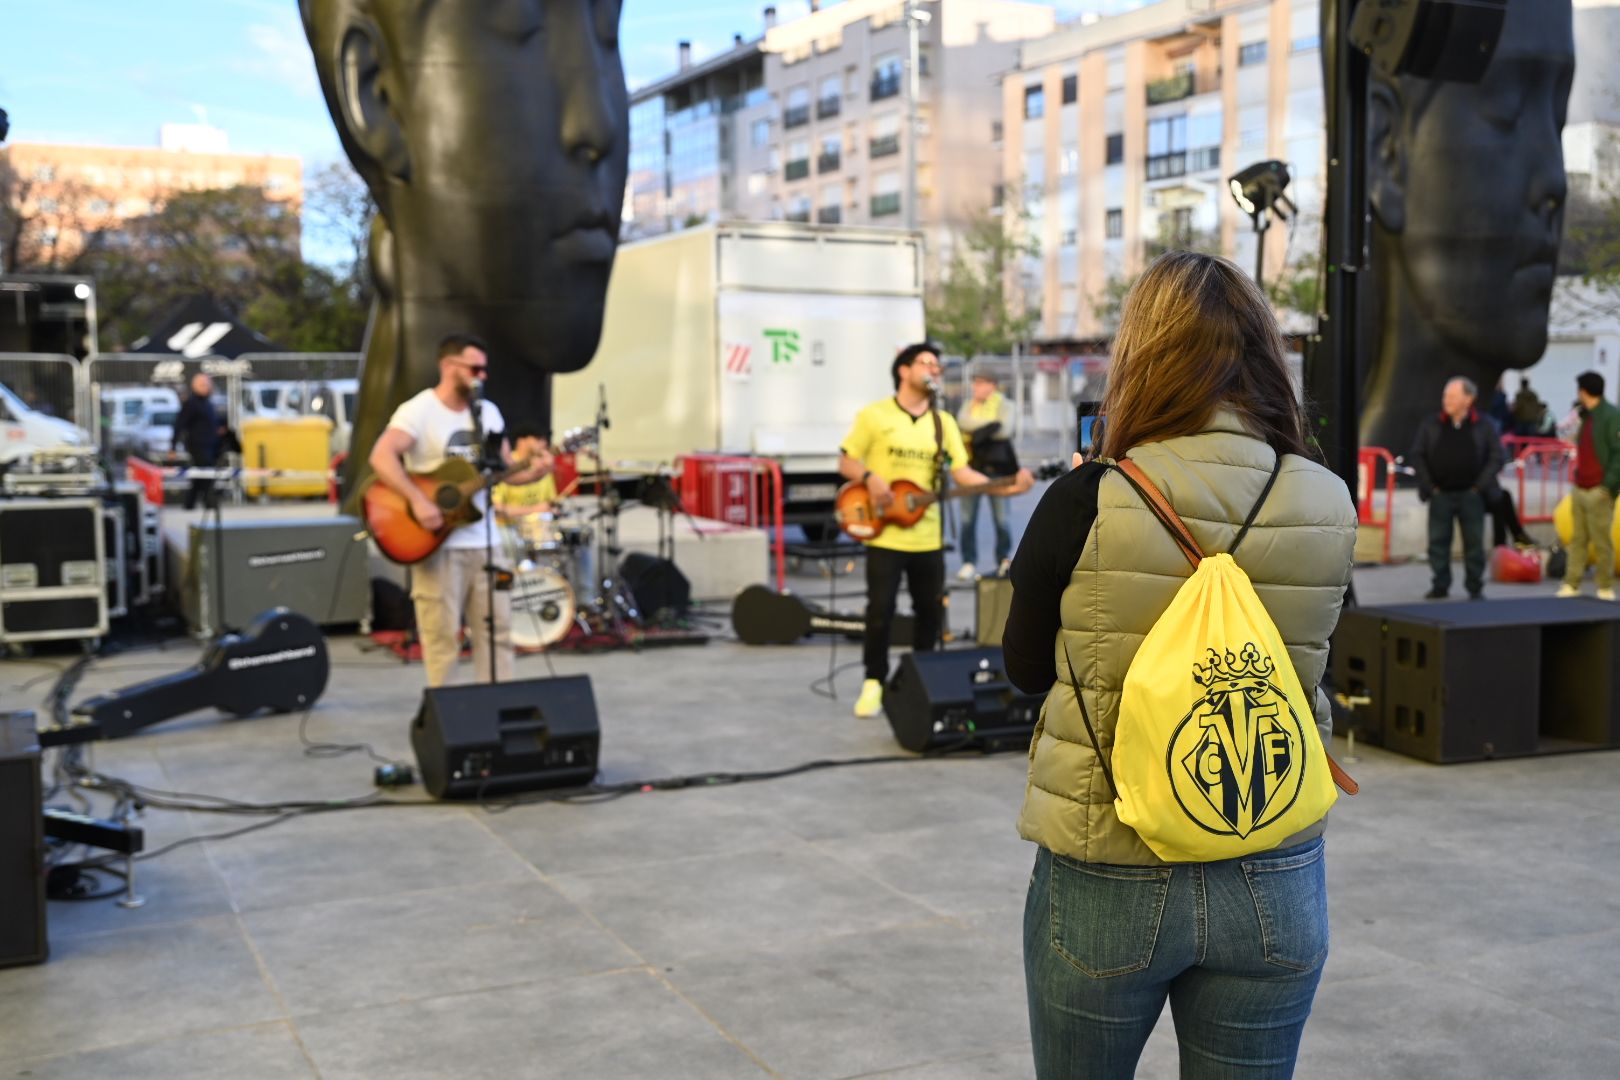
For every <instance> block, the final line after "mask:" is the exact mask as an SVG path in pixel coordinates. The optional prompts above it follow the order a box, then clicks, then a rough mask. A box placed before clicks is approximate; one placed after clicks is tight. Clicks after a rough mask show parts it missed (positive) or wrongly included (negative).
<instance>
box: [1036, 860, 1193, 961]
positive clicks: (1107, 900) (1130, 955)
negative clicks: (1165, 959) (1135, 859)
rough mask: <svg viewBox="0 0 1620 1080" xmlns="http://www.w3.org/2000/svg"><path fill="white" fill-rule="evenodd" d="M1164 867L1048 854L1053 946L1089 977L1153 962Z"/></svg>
mask: <svg viewBox="0 0 1620 1080" xmlns="http://www.w3.org/2000/svg"><path fill="white" fill-rule="evenodd" d="M1171 873H1172V870H1171V868H1170V867H1168V866H1113V865H1109V864H1104V863H1083V862H1076V861H1074V860H1072V859H1065V858H1064V857H1063V856H1061V855H1053V856H1052V868H1051V880H1050V882H1049V885H1048V887H1049V888H1050V890H1051V895H1050V903H1051V908H1052V948H1053V950H1054V951H1056V952H1057V954H1058V955H1059V956H1061V957H1063V959H1065V960H1067V961H1068V962H1069V963H1070V964H1072V965H1073V966H1074V967H1075V968H1077V969H1079V970H1080V971H1081V972H1083V973H1084V974H1086V975H1090V976H1091V977H1092V978H1096V979H1105V978H1109V977H1111V976H1115V975H1128V974H1130V973H1131V972H1133V971H1141V970H1142V969H1143V968H1145V967H1147V966H1148V965H1149V964H1150V963H1152V962H1153V946H1154V944H1155V943H1156V942H1157V941H1158V938H1159V922H1160V919H1161V918H1162V917H1163V915H1164V901H1165V897H1166V895H1168V894H1169V892H1170V875H1171Z"/></svg>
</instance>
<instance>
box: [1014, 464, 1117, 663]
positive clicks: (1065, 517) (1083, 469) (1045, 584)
mask: <svg viewBox="0 0 1620 1080" xmlns="http://www.w3.org/2000/svg"><path fill="white" fill-rule="evenodd" d="M1107 471H1108V467H1107V466H1106V465H1103V464H1101V463H1099V462H1095V461H1093V462H1088V463H1087V464H1085V465H1082V466H1080V468H1078V469H1074V470H1072V471H1070V472H1068V473H1065V474H1064V475H1063V476H1061V477H1059V478H1058V479H1057V480H1056V481H1054V482H1053V484H1052V486H1051V487H1049V488H1047V489H1046V494H1044V495H1042V496H1041V501H1040V503H1039V504H1038V505H1037V506H1036V507H1035V513H1034V514H1032V515H1030V519H1029V527H1028V528H1027V529H1025V530H1024V538H1023V540H1022V541H1020V542H1019V544H1018V551H1017V553H1016V554H1014V555H1013V562H1012V571H1011V573H1010V577H1011V579H1012V586H1013V595H1012V604H1011V607H1010V608H1009V609H1008V612H1007V628H1006V630H1005V631H1004V632H1003V634H1002V637H1001V651H1002V658H1003V661H1004V662H1005V664H1006V669H1007V678H1009V679H1011V680H1012V683H1013V685H1014V686H1016V687H1018V688H1019V689H1020V690H1022V691H1024V692H1025V693H1026V694H1044V693H1045V692H1046V691H1048V690H1050V689H1051V688H1052V684H1053V683H1054V682H1056V681H1057V668H1056V661H1055V660H1054V658H1053V657H1054V653H1053V649H1052V643H1053V642H1054V641H1055V640H1056V638H1057V632H1058V628H1059V626H1060V625H1061V623H1060V618H1059V610H1058V609H1059V605H1060V603H1061V601H1062V598H1063V590H1064V589H1066V588H1068V585H1069V579H1070V577H1071V576H1072V575H1073V573H1074V567H1075V564H1076V563H1077V562H1079V561H1080V552H1081V551H1082V550H1083V549H1084V548H1085V546H1086V537H1088V536H1089V535H1091V526H1092V525H1093V524H1094V523H1095V522H1096V520H1097V488H1098V485H1099V484H1101V483H1102V478H1103V475H1104V474H1105V473H1106V472H1107Z"/></svg>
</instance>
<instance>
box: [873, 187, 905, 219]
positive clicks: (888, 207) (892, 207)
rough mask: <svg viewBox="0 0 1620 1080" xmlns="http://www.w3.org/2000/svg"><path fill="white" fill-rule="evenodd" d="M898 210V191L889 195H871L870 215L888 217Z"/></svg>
mask: <svg viewBox="0 0 1620 1080" xmlns="http://www.w3.org/2000/svg"><path fill="white" fill-rule="evenodd" d="M899 212H900V193H899V192H898V191H896V192H893V193H892V194H889V195H874V196H872V216H873V217H875V218H876V217H888V216H890V215H891V214H898V213H899Z"/></svg>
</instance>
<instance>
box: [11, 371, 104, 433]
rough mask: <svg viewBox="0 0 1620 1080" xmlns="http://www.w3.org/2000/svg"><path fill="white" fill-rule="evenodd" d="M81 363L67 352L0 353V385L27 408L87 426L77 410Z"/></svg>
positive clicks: (78, 408)
mask: <svg viewBox="0 0 1620 1080" xmlns="http://www.w3.org/2000/svg"><path fill="white" fill-rule="evenodd" d="M79 378H80V363H79V361H78V359H77V358H75V357H72V356H69V355H67V354H66V353H11V352H0V385H4V386H5V388H6V389H7V390H10V391H11V392H12V393H13V394H15V395H16V397H17V399H18V400H19V401H21V402H22V403H23V404H24V405H26V406H27V407H28V408H30V409H32V410H34V411H35V412H39V413H43V414H45V415H46V416H54V417H56V418H57V419H60V420H66V421H68V422H69V423H71V424H76V425H78V426H79V427H81V428H86V430H88V428H87V425H86V424H85V423H84V420H83V418H82V414H81V410H80V398H79Z"/></svg>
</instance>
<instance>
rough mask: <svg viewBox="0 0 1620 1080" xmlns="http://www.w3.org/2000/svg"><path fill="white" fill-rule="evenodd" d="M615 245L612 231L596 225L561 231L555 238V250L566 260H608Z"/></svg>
mask: <svg viewBox="0 0 1620 1080" xmlns="http://www.w3.org/2000/svg"><path fill="white" fill-rule="evenodd" d="M615 246H616V241H615V240H614V238H613V233H612V231H611V230H609V229H607V228H604V227H601V226H597V227H594V228H586V229H571V230H569V231H568V232H566V233H563V234H562V235H561V236H559V237H558V238H557V246H556V251H557V254H559V255H561V256H562V257H563V259H564V260H565V261H567V262H581V263H583V262H608V261H610V260H611V259H612V258H613V249H614V247H615Z"/></svg>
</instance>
